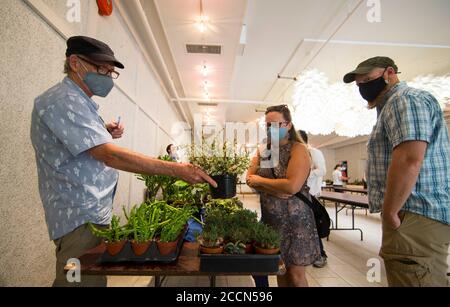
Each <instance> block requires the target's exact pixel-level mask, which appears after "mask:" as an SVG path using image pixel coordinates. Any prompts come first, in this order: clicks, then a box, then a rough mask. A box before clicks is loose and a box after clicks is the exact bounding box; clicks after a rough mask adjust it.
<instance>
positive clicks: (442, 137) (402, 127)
mask: <svg viewBox="0 0 450 307" xmlns="http://www.w3.org/2000/svg"><path fill="white" fill-rule="evenodd" d="M378 114H379V116H378V120H377V123H376V125H375V127H374V129H373V131H372V134H371V135H370V138H369V143H368V165H367V179H368V192H369V205H370V211H371V212H380V211H381V209H382V205H383V199H384V194H385V191H386V179H387V173H388V168H389V165H390V164H391V160H392V152H393V150H394V148H395V147H397V146H398V145H400V144H401V143H403V142H406V141H424V142H427V143H428V147H427V151H426V154H425V158H424V160H423V164H422V168H421V170H420V173H419V176H418V178H417V183H416V185H415V186H414V188H413V190H412V193H411V195H410V196H409V197H408V199H407V201H406V203H405V204H404V207H403V209H404V210H406V211H410V212H413V213H416V214H420V215H422V216H425V217H427V218H430V219H433V220H436V221H439V222H442V223H444V224H447V225H450V143H449V138H448V128H447V125H446V123H445V120H444V115H443V112H442V109H441V107H440V106H439V103H438V102H437V100H436V99H435V98H434V97H433V95H431V94H430V93H428V92H426V91H422V90H418V89H415V88H411V87H408V86H407V85H406V83H404V82H401V83H399V84H397V85H395V86H394V87H393V88H392V89H391V90H390V91H389V92H388V93H387V94H386V96H385V99H384V103H382V105H381V106H380V107H378Z"/></svg>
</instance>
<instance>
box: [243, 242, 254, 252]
mask: <svg viewBox="0 0 450 307" xmlns="http://www.w3.org/2000/svg"><path fill="white" fill-rule="evenodd" d="M245 253H246V254H253V244H252V243H247V244H245Z"/></svg>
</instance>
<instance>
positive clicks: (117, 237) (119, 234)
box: [89, 215, 131, 243]
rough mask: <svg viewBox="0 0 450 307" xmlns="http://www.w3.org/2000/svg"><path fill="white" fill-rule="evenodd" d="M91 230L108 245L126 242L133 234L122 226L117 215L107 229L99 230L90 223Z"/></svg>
mask: <svg viewBox="0 0 450 307" xmlns="http://www.w3.org/2000/svg"><path fill="white" fill-rule="evenodd" d="M89 228H90V230H91V231H92V233H93V234H94V235H95V236H97V237H99V238H103V239H104V241H105V242H106V243H117V242H120V241H123V240H126V239H127V237H128V235H129V234H130V232H131V231H130V230H129V229H127V228H126V227H124V226H120V217H118V216H117V215H113V217H112V219H111V224H110V226H109V228H107V229H99V228H97V227H95V226H94V225H93V224H92V223H89Z"/></svg>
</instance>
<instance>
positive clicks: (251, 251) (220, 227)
mask: <svg viewBox="0 0 450 307" xmlns="http://www.w3.org/2000/svg"><path fill="white" fill-rule="evenodd" d="M197 241H198V242H199V245H200V258H201V262H200V267H201V270H202V271H207V272H266V273H267V272H276V271H278V265H279V260H280V249H279V248H280V236H279V234H278V232H276V231H275V230H274V229H272V228H271V227H269V226H267V225H265V224H263V223H260V222H258V219H257V214H256V212H253V211H250V210H247V209H244V208H243V207H242V203H241V202H240V201H239V200H238V199H236V198H235V199H230V200H213V201H211V202H209V203H207V204H206V213H205V221H204V227H203V232H202V233H201V234H199V235H198V236H197Z"/></svg>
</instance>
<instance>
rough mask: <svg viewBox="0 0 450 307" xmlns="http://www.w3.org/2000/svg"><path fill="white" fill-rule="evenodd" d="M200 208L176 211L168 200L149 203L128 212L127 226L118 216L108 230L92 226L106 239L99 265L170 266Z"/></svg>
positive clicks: (94, 230)
mask: <svg viewBox="0 0 450 307" xmlns="http://www.w3.org/2000/svg"><path fill="white" fill-rule="evenodd" d="M196 210H197V209H196V208H193V207H190V206H185V207H183V208H175V207H172V206H170V205H168V204H167V203H166V202H164V201H153V202H145V203H143V204H141V205H140V206H135V207H133V208H132V209H131V210H130V212H128V213H127V212H126V210H125V209H124V213H125V217H126V219H127V224H126V225H123V226H120V218H119V217H117V216H114V217H113V219H112V221H111V225H110V227H109V228H108V229H98V228H96V227H95V226H93V225H90V227H91V231H92V232H93V233H94V234H95V235H96V236H98V237H101V238H103V240H104V242H105V244H106V251H105V253H103V255H102V256H101V257H100V258H99V260H98V261H99V263H122V262H134V263H146V262H159V263H170V262H174V261H176V260H177V258H178V255H179V254H180V251H181V248H182V246H183V240H184V236H185V234H186V231H187V228H186V224H187V221H188V220H189V219H191V218H192V215H193V214H194V213H195V211H196Z"/></svg>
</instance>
